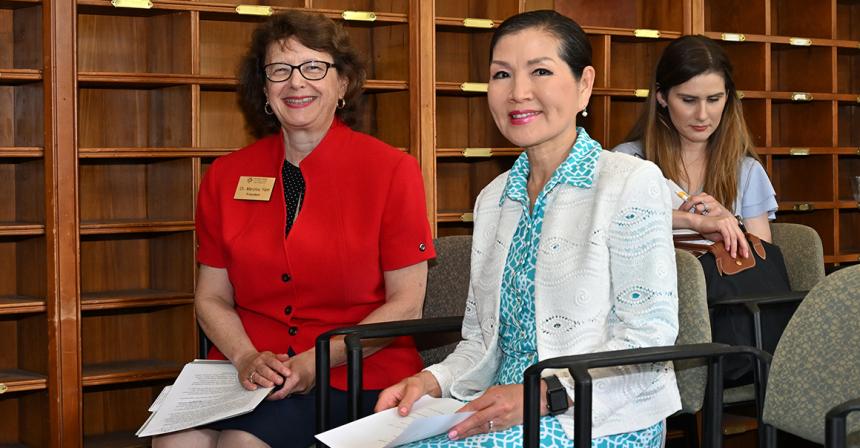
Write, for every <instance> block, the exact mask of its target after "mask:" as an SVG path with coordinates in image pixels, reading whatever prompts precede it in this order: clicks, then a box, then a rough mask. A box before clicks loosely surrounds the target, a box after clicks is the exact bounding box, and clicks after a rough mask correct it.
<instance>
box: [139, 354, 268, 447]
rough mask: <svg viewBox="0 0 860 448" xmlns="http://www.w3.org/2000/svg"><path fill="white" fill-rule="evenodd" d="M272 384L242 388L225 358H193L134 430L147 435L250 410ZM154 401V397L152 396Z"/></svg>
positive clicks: (234, 369)
mask: <svg viewBox="0 0 860 448" xmlns="http://www.w3.org/2000/svg"><path fill="white" fill-rule="evenodd" d="M271 390H272V388H271V387H269V388H262V387H261V388H258V389H257V390H254V391H250V390H245V388H243V387H242V385H241V384H239V378H238V375H237V373H236V368H235V367H234V366H233V364H231V363H230V362H229V361H206V360H196V361H194V362H190V363H188V364H186V365H185V367H183V368H182V372H180V373H179V377H177V378H176V381H175V382H174V383H173V387H171V388H170V390H169V391H167V394H166V396H165V397H164V398H163V399H161V403H160V404H159V403H156V404H155V407H156V411H155V412H154V413H153V414H152V415H150V417H149V419H147V420H146V422H145V423H144V424H143V426H141V427H140V429H139V430H138V431H137V436H138V437H148V436H153V435H158V434H164V433H168V432H173V431H179V430H182V429H188V428H193V427H195V426H200V425H204V424H206V423H211V422H214V421H218V420H222V419H225V418H228V417H233V416H236V415H241V414H245V413H248V412H251V411H252V410H254V408H255V407H257V405H258V404H260V402H261V401H263V399H264V398H266V395H268V394H269V391H271ZM156 402H158V399H156Z"/></svg>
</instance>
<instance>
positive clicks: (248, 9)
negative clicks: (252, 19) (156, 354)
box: [236, 5, 274, 16]
mask: <svg viewBox="0 0 860 448" xmlns="http://www.w3.org/2000/svg"><path fill="white" fill-rule="evenodd" d="M272 13H274V11H273V10H272V7H271V6H263V5H239V6H237V7H236V14H240V15H243V16H270V15H272Z"/></svg>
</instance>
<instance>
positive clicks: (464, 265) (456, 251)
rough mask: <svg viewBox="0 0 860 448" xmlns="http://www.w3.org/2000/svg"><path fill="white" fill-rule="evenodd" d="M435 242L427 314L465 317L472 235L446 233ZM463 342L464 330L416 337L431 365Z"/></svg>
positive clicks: (425, 304)
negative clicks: (461, 336) (462, 332)
mask: <svg viewBox="0 0 860 448" xmlns="http://www.w3.org/2000/svg"><path fill="white" fill-rule="evenodd" d="M433 244H434V246H435V247H436V259H435V260H432V261H431V262H430V268H429V271H428V273H427V294H426V295H425V297H424V315H423V317H425V318H429V317H448V316H462V315H463V313H464V312H465V310H466V297H467V296H468V293H469V272H470V262H471V259H472V236H471V235H457V236H445V237H441V238H437V239H436V240H434V241H433ZM459 341H460V332H454V333H448V334H442V335H439V334H434V335H422V336H415V344H416V345H417V346H418V350H419V353H420V354H421V358H422V359H423V360H424V365H428V366H429V365H431V364H436V363H438V362H440V361H442V360H443V359H445V357H446V356H448V354H450V353H451V352H452V351H453V350H454V347H456V346H457V342H459Z"/></svg>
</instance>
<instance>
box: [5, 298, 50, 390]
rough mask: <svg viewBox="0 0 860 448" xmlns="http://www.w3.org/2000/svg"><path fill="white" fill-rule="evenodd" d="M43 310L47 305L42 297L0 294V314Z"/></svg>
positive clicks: (40, 311)
mask: <svg viewBox="0 0 860 448" xmlns="http://www.w3.org/2000/svg"><path fill="white" fill-rule="evenodd" d="M45 311H47V307H46V306H45V299H44V298H41V299H40V298H38V297H27V296H19V295H15V296H0V315H10V314H32V313H44V312H45ZM0 382H2V381H0Z"/></svg>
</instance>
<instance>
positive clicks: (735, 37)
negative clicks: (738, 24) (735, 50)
mask: <svg viewBox="0 0 860 448" xmlns="http://www.w3.org/2000/svg"><path fill="white" fill-rule="evenodd" d="M720 38H721V39H722V40H724V41H726V42H743V41H745V40H747V37H746V36H744V35H743V34H741V33H723V34H721V35H720Z"/></svg>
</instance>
